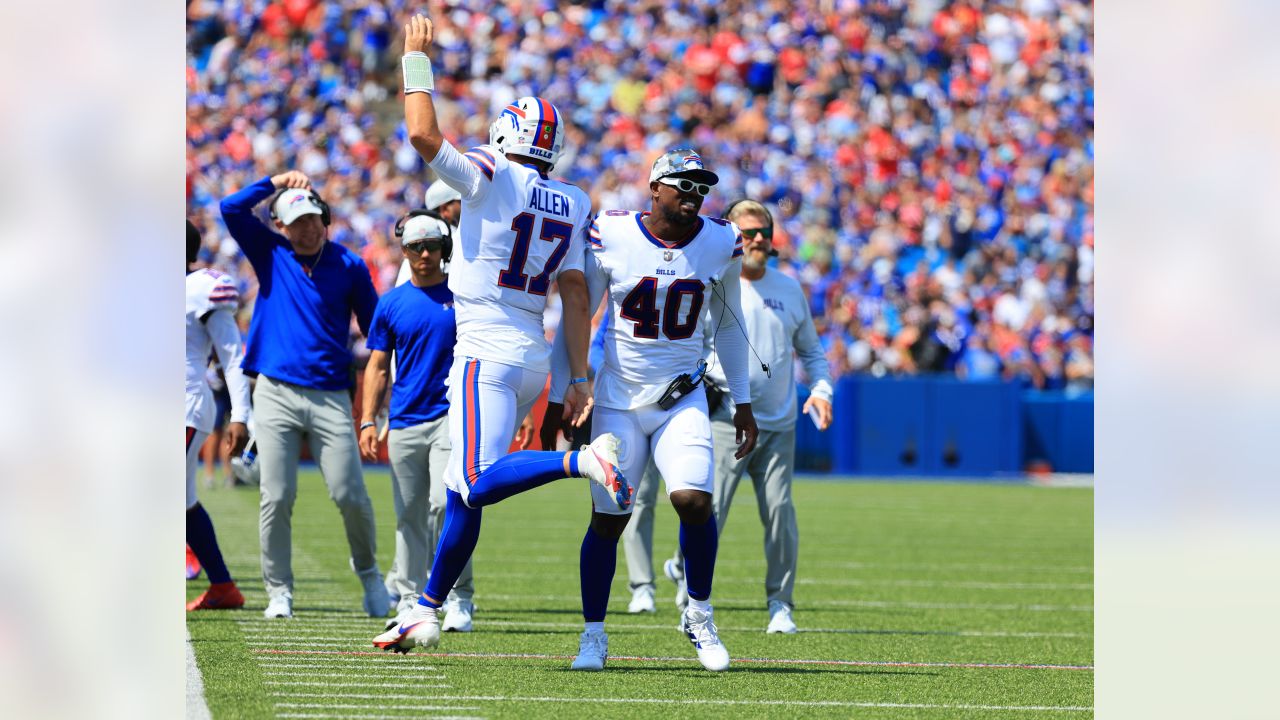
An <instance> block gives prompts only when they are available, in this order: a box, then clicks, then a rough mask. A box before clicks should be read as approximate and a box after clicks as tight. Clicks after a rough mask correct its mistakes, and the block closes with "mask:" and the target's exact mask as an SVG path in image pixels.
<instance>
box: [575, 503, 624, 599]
mask: <svg viewBox="0 0 1280 720" xmlns="http://www.w3.org/2000/svg"><path fill="white" fill-rule="evenodd" d="M617 569H618V540H617V538H614V539H612V540H610V539H608V538H604V537H601V536H600V535H598V534H596V531H595V530H592V529H591V526H590V525H588V526H587V534H586V535H584V536H583V538H582V552H581V553H580V554H579V555H578V574H579V576H580V577H581V579H582V617H583V619H584V620H586V621H587V622H589V623H591V622H604V616H605V613H606V612H607V611H608V607H609V587H610V586H611V585H613V574H614V572H615V571H616V570H617Z"/></svg>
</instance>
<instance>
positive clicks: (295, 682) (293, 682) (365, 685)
mask: <svg viewBox="0 0 1280 720" xmlns="http://www.w3.org/2000/svg"><path fill="white" fill-rule="evenodd" d="M262 684H263V685H306V686H315V687H330V688H341V687H350V688H375V687H384V688H403V687H404V686H405V682H404V681H401V682H395V683H339V682H328V681H323V682H307V681H306V680H264V681H263V682H262ZM413 687H419V688H447V687H453V686H452V685H449V684H446V683H436V684H423V683H413Z"/></svg>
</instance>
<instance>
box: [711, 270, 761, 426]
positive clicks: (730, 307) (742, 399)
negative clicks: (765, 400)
mask: <svg viewBox="0 0 1280 720" xmlns="http://www.w3.org/2000/svg"><path fill="white" fill-rule="evenodd" d="M741 268H742V261H741V260H739V259H736V258H735V259H734V260H733V261H732V262H730V263H729V264H728V265H727V266H726V267H725V272H724V277H723V278H722V279H721V280H720V282H719V283H717V285H718V286H719V288H718V289H717V288H714V287H713V288H712V289H713V292H712V293H711V316H712V318H718V319H719V320H718V325H719V328H720V333H719V334H718V335H717V336H716V341H715V346H716V348H715V349H716V356H717V357H719V358H720V364H721V366H722V367H723V368H724V375H725V379H726V380H727V381H728V382H729V394H730V395H732V396H733V403H734V404H735V405H740V404H742V403H749V402H751V376H750V374H749V372H748V369H747V368H748V366H747V336H746V332H747V329H746V328H744V327H742V326H741V324H739V322H738V320H737V319H736V318H741V317H742V301H741V294H742V290H741V287H740V284H739V282H738V273H739V272H740V271H741Z"/></svg>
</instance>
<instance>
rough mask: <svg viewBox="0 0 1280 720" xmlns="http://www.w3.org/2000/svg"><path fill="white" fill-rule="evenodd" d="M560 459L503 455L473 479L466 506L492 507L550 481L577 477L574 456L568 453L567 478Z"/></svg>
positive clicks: (557, 455) (534, 453)
mask: <svg viewBox="0 0 1280 720" xmlns="http://www.w3.org/2000/svg"><path fill="white" fill-rule="evenodd" d="M564 456H565V453H562V452H553V451H543V450H520V451H518V452H513V453H511V454H510V455H504V456H503V457H501V458H499V459H498V461H497V462H495V463H494V464H492V465H490V466H489V467H487V468H485V470H484V472H482V473H480V477H478V478H476V481H475V482H474V483H473V484H472V485H471V493H470V495H469V496H468V497H467V504H468V505H470V506H471V507H473V508H479V507H484V506H485V505H492V504H494V503H496V502H499V501H501V500H506V499H507V498H509V497H511V496H512V495H517V494H519V493H522V492H524V491H525V490H532V489H534V488H536V487H538V486H540V485H546V484H547V483H549V482H551V481H553V480H560V479H561V478H565V477H571V476H577V475H578V453H576V452H575V453H569V475H565V472H564Z"/></svg>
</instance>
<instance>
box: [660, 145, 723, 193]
mask: <svg viewBox="0 0 1280 720" xmlns="http://www.w3.org/2000/svg"><path fill="white" fill-rule="evenodd" d="M671 176H676V177H683V178H689V179H690V180H693V181H694V182H700V183H706V184H707V185H715V184H716V183H718V182H720V177H719V176H718V175H716V174H715V173H713V172H711V171H710V170H708V169H707V168H706V166H704V165H703V164H702V156H701V155H698V153H697V151H695V150H693V149H692V148H677V149H675V150H668V151H667V152H666V153H664V154H663V155H662V156H661V157H659V158H658V159H657V160H654V161H653V170H652V171H650V172H649V182H655V181H657V180H659V179H661V178H664V177H671Z"/></svg>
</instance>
